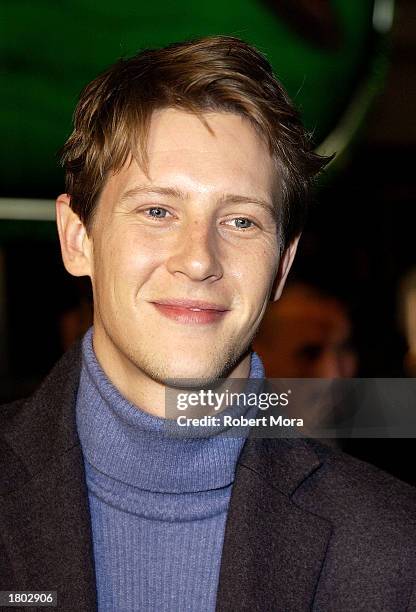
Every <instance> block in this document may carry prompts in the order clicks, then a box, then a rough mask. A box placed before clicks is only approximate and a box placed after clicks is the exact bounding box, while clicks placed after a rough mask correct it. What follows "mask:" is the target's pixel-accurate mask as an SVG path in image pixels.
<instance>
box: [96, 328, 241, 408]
mask: <svg viewBox="0 0 416 612" xmlns="http://www.w3.org/2000/svg"><path fill="white" fill-rule="evenodd" d="M93 348H94V352H95V355H96V357H97V360H98V362H99V364H100V365H101V368H102V369H103V371H104V373H105V374H106V376H107V377H108V379H109V380H110V381H111V382H112V384H113V385H114V386H115V387H116V388H117V389H118V390H119V391H120V393H121V394H122V395H123V396H124V397H125V398H126V399H127V400H128V401H129V402H131V403H132V404H133V405H135V406H140V408H141V410H143V411H145V412H147V413H149V414H151V415H153V416H157V417H162V418H165V417H166V412H165V401H166V388H167V385H166V384H164V382H163V381H161V380H156V379H155V378H152V377H151V376H149V375H148V374H146V372H145V371H143V370H142V369H141V368H140V367H138V365H137V364H135V363H134V362H133V361H132V359H131V358H130V357H129V356H128V355H126V354H125V353H123V352H122V351H120V349H119V348H118V347H117V346H116V345H115V344H114V342H113V341H112V340H111V338H109V337H108V335H107V334H106V333H105V331H104V330H103V329H102V328H101V327H94V333H93ZM250 357H251V355H250V350H248V351H246V352H245V353H244V355H243V356H242V358H241V359H240V360H239V361H238V363H237V364H236V365H235V366H234V367H233V368H232V369H231V370H230V371H229V372H227V375H226V376H221V378H224V379H232V378H238V379H247V378H248V376H249V374H250Z"/></svg>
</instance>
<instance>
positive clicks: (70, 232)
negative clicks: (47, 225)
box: [56, 194, 92, 276]
mask: <svg viewBox="0 0 416 612" xmlns="http://www.w3.org/2000/svg"><path fill="white" fill-rule="evenodd" d="M70 201H71V198H70V196H69V195H67V194H62V195H60V196H59V197H58V199H57V200H56V224H57V226H58V234H59V241H60V243H61V253H62V259H63V262H64V266H65V268H66V269H67V271H68V272H69V273H70V274H72V275H73V276H91V272H92V243H91V241H90V239H89V237H88V235H87V232H86V229H85V226H84V224H83V223H82V221H81V220H80V218H79V217H78V215H77V214H76V213H75V212H74V211H73V210H72V209H71V207H70Z"/></svg>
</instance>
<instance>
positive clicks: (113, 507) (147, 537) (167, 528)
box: [76, 328, 264, 612]
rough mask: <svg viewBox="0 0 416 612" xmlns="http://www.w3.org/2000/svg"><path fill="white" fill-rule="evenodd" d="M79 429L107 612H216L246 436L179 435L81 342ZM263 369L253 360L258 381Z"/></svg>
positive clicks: (102, 607)
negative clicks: (130, 396) (125, 391)
mask: <svg viewBox="0 0 416 612" xmlns="http://www.w3.org/2000/svg"><path fill="white" fill-rule="evenodd" d="M82 356H83V363H82V371H81V379H80V385H79V390H78V398H77V415H76V416H77V428H78V433H79V437H80V441H81V447H82V451H83V455H84V462H85V470H86V479H87V487H88V495H89V503H90V511H91V521H92V533H93V542H94V556H95V567H96V581H97V595H98V608H99V611H100V612H107V611H110V610H111V611H113V612H132V611H135V612H139V611H140V612H185V611H187V610H189V611H192V612H195V611H198V612H209V611H213V610H215V601H216V594H217V586H218V577H219V569H220V561H221V552H222V544H223V537H224V528H225V520H226V516H227V509H228V504H229V500H230V496H231V489H232V484H233V480H234V473H235V467H236V463H237V459H238V456H239V454H240V451H241V448H242V446H243V444H244V438H243V437H231V436H226V435H225V436H224V435H211V436H208V437H199V438H197V437H195V438H192V437H189V435H187V436H186V437H178V436H176V437H175V436H173V437H172V436H169V435H167V433H166V429H165V427H164V424H166V421H165V419H162V418H158V417H155V416H152V415H150V414H148V413H146V412H144V411H142V410H140V408H139V407H137V406H134V405H132V404H131V403H130V402H129V401H128V400H127V399H125V398H124V397H123V396H122V395H121V394H120V392H119V391H118V390H117V389H116V388H115V387H114V385H113V384H112V383H111V382H110V380H109V379H108V378H107V376H106V375H105V374H104V372H103V370H102V368H101V366H100V364H99V363H98V361H97V358H96V356H95V353H94V349H93V345H92V328H91V329H90V330H89V331H88V332H87V334H86V335H85V337H84V339H83V343H82ZM263 377H264V370H263V366H262V364H261V361H260V359H259V357H258V355H257V354H256V353H252V356H251V369H250V379H259V378H260V379H261V378H263Z"/></svg>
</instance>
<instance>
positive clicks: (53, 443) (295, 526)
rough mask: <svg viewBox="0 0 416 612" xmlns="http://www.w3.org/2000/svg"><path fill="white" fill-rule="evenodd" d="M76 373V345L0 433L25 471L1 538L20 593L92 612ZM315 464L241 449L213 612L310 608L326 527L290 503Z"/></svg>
mask: <svg viewBox="0 0 416 612" xmlns="http://www.w3.org/2000/svg"><path fill="white" fill-rule="evenodd" d="M80 369H81V350H80V344H79V343H77V344H76V345H75V346H74V347H73V348H72V349H71V350H70V351H69V352H68V353H66V354H65V355H64V356H63V357H62V359H61V360H60V361H59V362H58V364H57V365H56V366H55V368H54V369H53V370H52V372H51V374H50V375H49V376H48V378H47V379H46V380H45V381H44V383H43V384H42V386H41V387H40V388H39V390H38V391H37V392H36V393H35V394H34V395H33V396H32V397H31V398H30V399H29V400H27V401H26V402H25V403H24V404H22V405H21V407H20V409H19V410H18V411H16V413H15V414H14V415H13V417H12V418H10V419H6V420H7V423H6V425H5V427H4V428H3V434H2V435H3V437H4V439H5V440H6V444H7V445H8V447H9V448H11V449H12V452H13V454H14V456H15V459H16V456H17V458H18V459H19V462H20V468H21V469H20V470H18V473H19V478H18V479H17V482H16V483H15V484H14V485H13V486H12V487H11V489H10V490H9V491H8V493H7V494H5V495H4V494H3V495H1V494H0V531H1V532H2V533H4V534H6V539H5V543H6V548H9V550H8V554H9V556H10V559H11V560H12V561H11V563H12V565H13V566H14V567H13V570H14V575H15V576H16V588H19V589H23V588H24V589H35V588H36V589H37V590H39V589H41V588H45V589H54V590H58V591H59V593H58V597H59V594H60V603H59V604H58V605H59V606H60V609H62V610H68V611H69V610H74V609H77V610H79V611H80V612H83V611H85V612H87V611H88V612H92V611H93V610H95V609H96V592H95V589H96V587H95V570H94V561H93V546H92V534H91V524H90V515H89V507H88V495H87V490H86V483H85V473H84V465H83V459H82V452H81V447H80V443H79V438H78V434H77V430H76V421H75V403H76V394H77V390H78V384H79V376H80ZM5 413H6V414H7V410H6V412H5ZM34 423H35V424H36V425H35V426H34ZM320 466H321V461H320V460H319V458H318V456H317V455H316V454H315V452H314V451H313V450H312V448H311V446H310V445H308V444H307V443H305V442H304V441H303V440H301V439H293V440H285V439H278V440H261V439H253V440H248V441H247V442H246V444H245V446H244V448H243V451H242V453H241V456H240V459H239V462H238V465H237V472H236V479H235V483H234V486H233V492H232V496H231V501H230V508H229V513H228V516H227V523H226V530H225V539H224V547H223V554H222V560H221V570H220V581H219V587H218V596H217V612H223V611H224V612H225V611H229V610H234V609H238V610H241V611H243V610H259V611H260V610H261V611H264V610H276V611H278V610H282V611H283V610H299V611H301V610H305V611H306V610H309V609H310V607H311V603H312V601H313V596H314V592H315V589H316V585H317V582H318V579H319V574H320V571H321V568H322V564H323V560H324V558H325V552H326V548H327V544H328V541H329V537H330V531H331V528H330V525H329V524H328V522H327V521H326V520H325V519H323V518H321V517H319V516H317V515H316V514H314V513H313V512H312V511H310V510H309V509H304V508H302V507H301V506H300V505H299V504H298V503H296V495H295V493H296V490H297V489H298V488H299V487H300V486H301V485H302V483H303V482H304V481H306V480H307V479H308V478H309V476H311V474H313V473H314V472H316V471H317V470H319V469H320Z"/></svg>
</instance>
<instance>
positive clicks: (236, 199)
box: [120, 185, 278, 218]
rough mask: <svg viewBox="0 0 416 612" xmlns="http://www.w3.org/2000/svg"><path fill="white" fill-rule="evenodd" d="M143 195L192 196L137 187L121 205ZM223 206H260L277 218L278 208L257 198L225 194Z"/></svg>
mask: <svg viewBox="0 0 416 612" xmlns="http://www.w3.org/2000/svg"><path fill="white" fill-rule="evenodd" d="M141 195H159V196H168V197H173V198H176V199H178V200H189V199H190V195H189V193H186V192H185V191H182V190H181V189H178V188H177V187H159V186H156V185H155V186H152V187H149V186H146V185H137V186H136V187H133V188H132V189H128V190H127V191H126V192H125V193H123V195H122V196H121V198H120V202H121V203H125V202H127V201H128V200H131V199H133V198H135V197H137V196H141ZM219 200H220V202H221V203H222V204H228V203H235V204H258V205H259V206H261V207H262V208H264V209H265V210H266V211H267V212H269V213H271V214H272V215H273V217H275V218H277V216H278V215H277V210H276V206H275V205H274V204H273V203H272V202H269V201H268V200H263V199H262V198H257V197H254V196H245V195H237V194H233V193H224V194H222V195H221V197H220V198H219Z"/></svg>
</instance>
